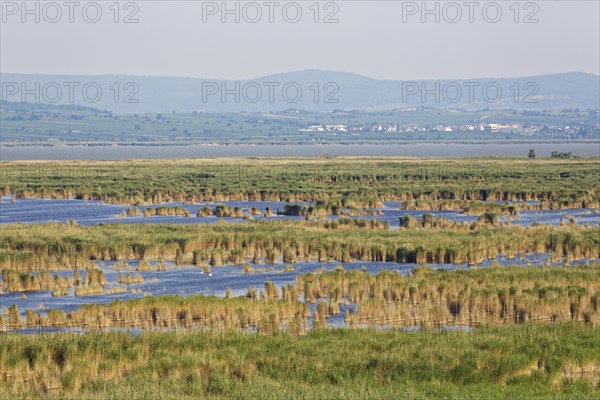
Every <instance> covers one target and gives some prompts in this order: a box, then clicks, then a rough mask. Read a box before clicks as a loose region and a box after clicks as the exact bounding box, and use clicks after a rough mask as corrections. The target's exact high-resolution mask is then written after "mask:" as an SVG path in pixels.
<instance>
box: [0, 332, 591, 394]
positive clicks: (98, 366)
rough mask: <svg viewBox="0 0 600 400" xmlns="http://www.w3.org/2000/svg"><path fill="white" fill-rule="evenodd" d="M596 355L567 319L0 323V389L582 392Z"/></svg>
mask: <svg viewBox="0 0 600 400" xmlns="http://www.w3.org/2000/svg"><path fill="white" fill-rule="evenodd" d="M599 362H600V332H599V328H598V327H589V326H585V325H583V324H577V323H569V324H553V325H529V324H523V325H512V326H504V327H481V328H477V329H475V330H474V331H473V332H470V333H467V332H461V331H450V332H438V333H428V332H412V333H407V332H403V331H401V330H396V329H392V330H389V331H378V330H370V329H365V330H353V329H348V330H329V329H319V330H315V331H312V332H309V333H308V334H307V335H306V336H303V337H298V338H296V339H295V340H291V337H290V336H288V335H281V334H277V335H267V336H257V335H253V334H239V333H218V334H215V333H208V332H147V333H142V334H140V335H137V336H132V335H130V334H129V333H126V332H108V333H87V334H66V333H63V334H44V335H33V336H21V335H1V336H0V371H1V372H0V382H1V384H0V396H1V397H4V398H34V399H37V398H51V399H54V398H67V399H79V398H96V399H100V398H102V399H108V398H115V399H117V398H119V399H120V398H139V399H146V398H153V399H159V398H160V399H191V398H210V399H223V398H240V399H241V398H251V399H254V398H256V399H264V398H272V399H289V398H299V397H302V398H348V399H351V398H352V399H356V398H369V399H381V398H405V399H412V398H420V399H439V398H445V399H457V400H458V399H466V398H472V399H492V398H494V399H531V398H536V399H551V398H552V399H556V398H569V399H584V398H585V399H592V398H596V397H597V396H598V386H597V383H596V381H594V377H595V376H597V374H598V373H599V369H598V364H599ZM584 371H588V374H585V373H584Z"/></svg>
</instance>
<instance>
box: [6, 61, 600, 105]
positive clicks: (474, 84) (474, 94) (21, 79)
mask: <svg viewBox="0 0 600 400" xmlns="http://www.w3.org/2000/svg"><path fill="white" fill-rule="evenodd" d="M0 81H1V83H2V100H7V101H13V102H14V101H17V102H18V101H21V99H22V98H23V99H24V100H25V101H28V102H40V103H52V102H55V103H56V104H69V103H72V104H76V105H81V106H88V107H94V108H98V109H105V110H110V111H113V112H117V113H143V112H171V111H173V110H175V111H177V112H191V111H198V112H242V111H261V112H263V111H264V112H269V111H271V112H275V111H281V110H286V109H290V108H294V109H302V110H308V111H323V112H329V111H333V110H336V109H340V110H352V109H360V110H383V109H394V108H407V107H408V108H412V107H423V106H424V107H437V108H446V109H452V108H460V109H465V110H482V109H486V108H490V109H517V110H523V109H562V108H579V109H598V108H600V104H599V102H600V76H598V75H593V74H586V73H578V72H573V73H561V74H552V75H542V76H534V77H523V78H503V79H491V78H486V79H469V80H440V81H395V80H394V81H392V80H376V79H371V78H367V77H364V76H361V75H356V74H351V73H345V72H331V71H319V70H306V71H299V72H289V73H284V74H277V75H270V76H265V77H261V78H257V79H251V80H240V81H222V80H211V79H199V78H172V77H146V76H122V75H102V76H74V75H27V74H10V73H4V74H1V75H0ZM36 83H38V84H39V85H38V86H36V85H35V84H36ZM115 83H116V84H117V85H115ZM236 84H237V86H236ZM22 85H24V87H25V88H26V89H27V90H28V92H27V94H26V96H24V97H23V93H24V92H23V91H22V90H21V89H22ZM86 85H87V86H86ZM69 87H71V93H69V92H70V90H69ZM84 87H86V93H83V88H84ZM223 88H224V89H226V90H228V91H229V92H228V93H229V94H226V95H225V97H224V98H223V97H222V89H223ZM284 88H286V92H285V93H284ZM298 88H299V89H300V91H301V95H299V91H298ZM484 88H485V90H484ZM98 89H100V91H101V94H100V93H99V92H98ZM423 89H424V90H425V91H427V93H428V94H426V95H425V96H422V94H423V93H424V90H423ZM59 90H60V92H59ZM258 90H260V93H259V91H258ZM69 94H70V95H71V98H72V102H71V101H70V98H69ZM236 96H237V98H236ZM436 97H437V98H436Z"/></svg>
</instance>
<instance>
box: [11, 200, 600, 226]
mask: <svg viewBox="0 0 600 400" xmlns="http://www.w3.org/2000/svg"><path fill="white" fill-rule="evenodd" d="M215 204H224V205H228V206H230V207H240V208H241V209H242V210H243V211H244V213H245V214H249V211H250V209H251V208H252V207H256V208H258V209H259V210H260V211H261V212H264V211H265V210H266V208H267V207H269V208H270V209H271V210H272V211H273V212H276V211H277V210H283V208H284V206H285V205H286V204H289V203H284V202H267V201H224V202H218V203H201V204H193V205H190V204H183V203H163V204H161V205H163V206H179V207H181V208H185V209H187V210H188V211H189V212H190V214H191V215H192V216H191V217H189V218H185V217H180V216H153V217H126V218H121V217H120V215H121V213H122V212H123V211H126V210H127V209H129V208H132V207H130V206H122V205H107V204H102V203H101V202H99V201H85V200H74V199H73V200H52V199H18V200H17V201H16V202H15V203H12V202H11V201H10V197H3V198H2V203H0V223H2V224H10V223H18V222H23V223H47V222H60V223H65V222H68V221H69V220H74V221H75V222H77V223H78V224H80V225H95V224H100V223H119V224H136V223H178V224H179V223H180V224H210V223H216V222H218V221H219V220H222V221H226V222H244V221H245V220H244V219H242V218H217V217H214V216H210V217H202V218H198V217H196V212H197V211H198V209H199V208H201V207H204V206H209V207H211V208H214V206H215ZM384 205H385V207H384V208H381V209H378V210H380V211H381V213H382V215H380V216H358V217H353V218H365V219H379V220H381V221H387V222H388V223H389V224H390V226H391V227H397V226H398V224H399V218H400V217H402V216H404V215H406V214H408V215H410V216H411V217H414V218H418V217H420V216H421V215H423V214H425V213H429V214H432V215H433V216H435V217H444V218H446V219H448V220H452V221H458V222H471V221H476V220H477V217H475V216H469V215H463V214H460V213H459V212H458V211H419V210H414V211H405V210H400V209H399V206H400V203H399V202H385V203H384ZM156 206H158V205H149V206H143V207H138V208H140V209H141V210H142V211H143V210H144V209H146V208H149V207H156ZM568 217H573V218H575V221H576V222H577V223H579V224H591V225H597V224H600V213H598V212H597V210H590V209H569V210H543V211H521V212H520V213H519V218H518V219H516V220H515V219H511V220H510V221H511V223H513V224H517V225H523V226H528V225H531V224H532V223H534V222H537V223H541V224H551V225H558V224H559V223H560V221H561V219H563V220H566V219H567V218H568ZM329 218H337V217H329ZM253 219H255V220H264V219H267V220H298V221H300V220H303V219H304V217H290V216H280V215H273V216H270V217H262V216H253ZM500 221H508V218H506V217H502V218H500Z"/></svg>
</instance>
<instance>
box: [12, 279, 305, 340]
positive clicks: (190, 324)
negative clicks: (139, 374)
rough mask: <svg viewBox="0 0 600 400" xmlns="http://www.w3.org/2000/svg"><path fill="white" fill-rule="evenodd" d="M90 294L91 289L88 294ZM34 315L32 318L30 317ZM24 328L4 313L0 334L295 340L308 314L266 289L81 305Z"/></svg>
mask: <svg viewBox="0 0 600 400" xmlns="http://www.w3.org/2000/svg"><path fill="white" fill-rule="evenodd" d="M90 290H91V289H90ZM31 313H33V314H31ZM27 314H28V315H30V314H31V317H28V319H27V324H26V325H25V323H24V322H23V321H21V320H20V318H18V315H19V312H18V309H17V306H15V305H13V306H11V308H9V309H8V310H5V313H4V315H3V316H2V319H1V320H0V326H2V329H0V330H2V331H7V330H18V329H22V328H25V327H29V328H48V327H53V328H65V329H71V328H81V329H108V328H111V329H112V328H127V329H134V328H136V329H150V328H153V329H154V328H161V329H178V328H196V329H206V330H213V331H239V332H257V333H259V334H272V333H274V332H286V333H290V334H295V335H301V334H304V333H305V332H306V330H307V318H308V316H309V312H308V308H307V307H306V305H304V304H303V303H300V302H298V301H297V299H293V298H292V297H290V296H288V297H287V298H286V299H284V300H281V301H279V292H278V289H277V288H276V287H275V286H274V285H273V283H271V282H267V283H266V284H265V289H264V291H263V290H261V293H260V296H259V298H256V297H255V298H253V299H251V298H247V297H239V298H230V299H224V298H218V297H207V296H203V295H193V296H189V297H178V296H161V297H144V298H142V299H135V300H128V301H116V302H113V303H110V304H108V305H97V304H94V305H84V306H82V307H81V308H80V309H78V310H76V311H69V312H66V313H65V312H62V311H60V310H49V311H47V313H35V311H33V310H27Z"/></svg>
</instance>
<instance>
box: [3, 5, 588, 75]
mask: <svg viewBox="0 0 600 400" xmlns="http://www.w3.org/2000/svg"><path fill="white" fill-rule="evenodd" d="M0 3H1V6H2V8H1V9H2V20H1V27H0V33H1V39H0V45H1V57H0V70H1V71H2V72H13V73H47V74H84V75H92V74H129V75H158V76H187V77H203V78H223V79H245V78H255V77H259V76H264V75H269V74H273V73H279V72H288V71H295V70H303V69H313V68H315V69H323V70H334V71H347V72H354V73H358V74H362V75H366V76H369V77H372V78H378V79H440V78H457V79H458V78H483V77H515V76H529V75H541V74H546V73H557V72H569V71H582V72H589V73H595V74H598V73H599V71H600V50H599V49H600V17H599V15H600V5H599V4H600V2H599V1H597V0H591V1H536V2H527V1H521V2H519V5H518V7H515V6H514V3H515V1H498V2H495V3H494V2H487V1H479V2H472V6H469V5H465V3H466V2H465V1H457V2H455V3H452V2H448V1H442V2H437V7H438V10H439V12H434V13H433V14H423V13H422V9H421V2H420V1H419V2H402V1H347V0H346V1H337V2H320V3H319V5H318V6H319V7H318V9H319V14H318V17H317V18H318V21H319V22H318V23H315V22H314V18H315V17H316V15H315V10H316V7H314V5H313V4H314V1H299V2H296V3H293V2H287V1H280V2H272V3H274V4H273V5H272V6H269V5H266V4H265V2H263V1H257V2H255V3H253V4H250V5H248V4H247V3H250V2H228V7H229V8H230V9H233V8H234V7H236V3H237V7H238V10H239V13H234V14H230V15H222V13H221V11H222V10H221V8H222V7H221V1H219V2H202V1H156V0H154V1H135V2H123V1H122V2H119V13H118V21H119V22H117V23H115V22H114V18H115V16H116V15H115V8H114V7H113V3H114V1H112V0H111V1H98V2H97V3H94V4H91V3H92V2H87V1H82V2H76V3H78V4H77V5H76V6H74V8H73V9H72V11H73V14H72V18H73V22H69V18H70V16H69V11H70V9H69V7H68V6H64V5H63V3H64V0H59V1H57V2H56V3H54V5H51V6H47V5H46V3H48V2H35V1H30V2H28V3H27V4H28V7H29V9H31V10H35V7H36V4H37V7H38V10H39V15H38V16H39V18H40V21H39V22H36V21H35V17H36V15H35V14H36V12H35V11H34V13H33V14H25V15H23V10H22V7H21V0H19V1H15V2H13V1H5V0H2V1H0ZM292 3H293V4H292ZM449 3H452V4H449ZM56 4H58V7H56V6H55V5H56ZM96 4H98V5H99V8H100V10H101V11H102V15H101V16H100V17H99V21H98V22H96V23H91V22H88V21H86V20H85V19H84V15H85V17H86V18H87V19H88V20H90V21H92V20H94V19H97V18H96V11H97V7H96ZM44 6H45V7H44ZM284 6H285V7H286V8H285V9H286V11H285V12H284V11H283V10H284ZM84 7H85V10H86V12H85V13H84V12H83V9H84ZM111 7H112V8H111ZM311 7H312V8H311ZM427 7H428V8H429V9H434V7H436V2H429V3H428V6H427ZM217 8H218V9H217ZM298 8H299V9H300V10H301V12H302V15H301V16H300V17H299V21H298V22H296V23H292V22H289V21H293V20H294V19H298V18H297V17H296V11H297V9H298ZM498 9H499V10H500V11H501V15H498V14H497V11H498ZM517 9H518V10H519V12H518V15H517V13H516V10H517ZM203 10H204V12H203ZM257 10H260V12H261V15H262V16H261V17H260V19H259V20H258V22H256V23H251V22H249V21H250V20H253V19H257V18H258V14H257ZM270 10H272V11H273V14H272V18H273V19H274V21H273V22H269V18H270V15H269V12H270ZM57 11H60V13H61V15H60V16H59V15H58V14H57ZM458 12H460V13H461V14H460V16H459V14H458ZM130 14H131V15H132V17H131V18H133V19H137V20H138V22H137V23H123V19H125V17H126V16H127V15H130ZM213 14H214V15H213ZM236 14H237V16H239V18H240V22H239V23H236V22H235V20H234V18H235V17H236ZM327 15H332V16H331V19H337V20H338V22H337V23H336V22H334V23H324V22H323V20H324V19H325V18H326V16H327ZM436 16H438V17H439V22H436V21H435V17H436ZM222 17H226V18H227V20H226V21H225V22H224V23H223V22H222V21H221V18H222ZM22 18H26V20H25V22H23V21H22ZM422 18H426V20H425V22H423V21H422ZM470 18H472V19H473V22H470V21H469V20H470ZM515 18H517V20H518V22H515ZM203 19H204V21H203ZM286 19H287V20H286ZM53 20H55V21H56V22H54V23H52V22H51V21H53ZM494 20H497V22H495V23H492V22H491V21H494ZM525 20H528V21H530V23H525ZM535 20H537V22H535ZM452 21H456V22H454V23H452Z"/></svg>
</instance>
